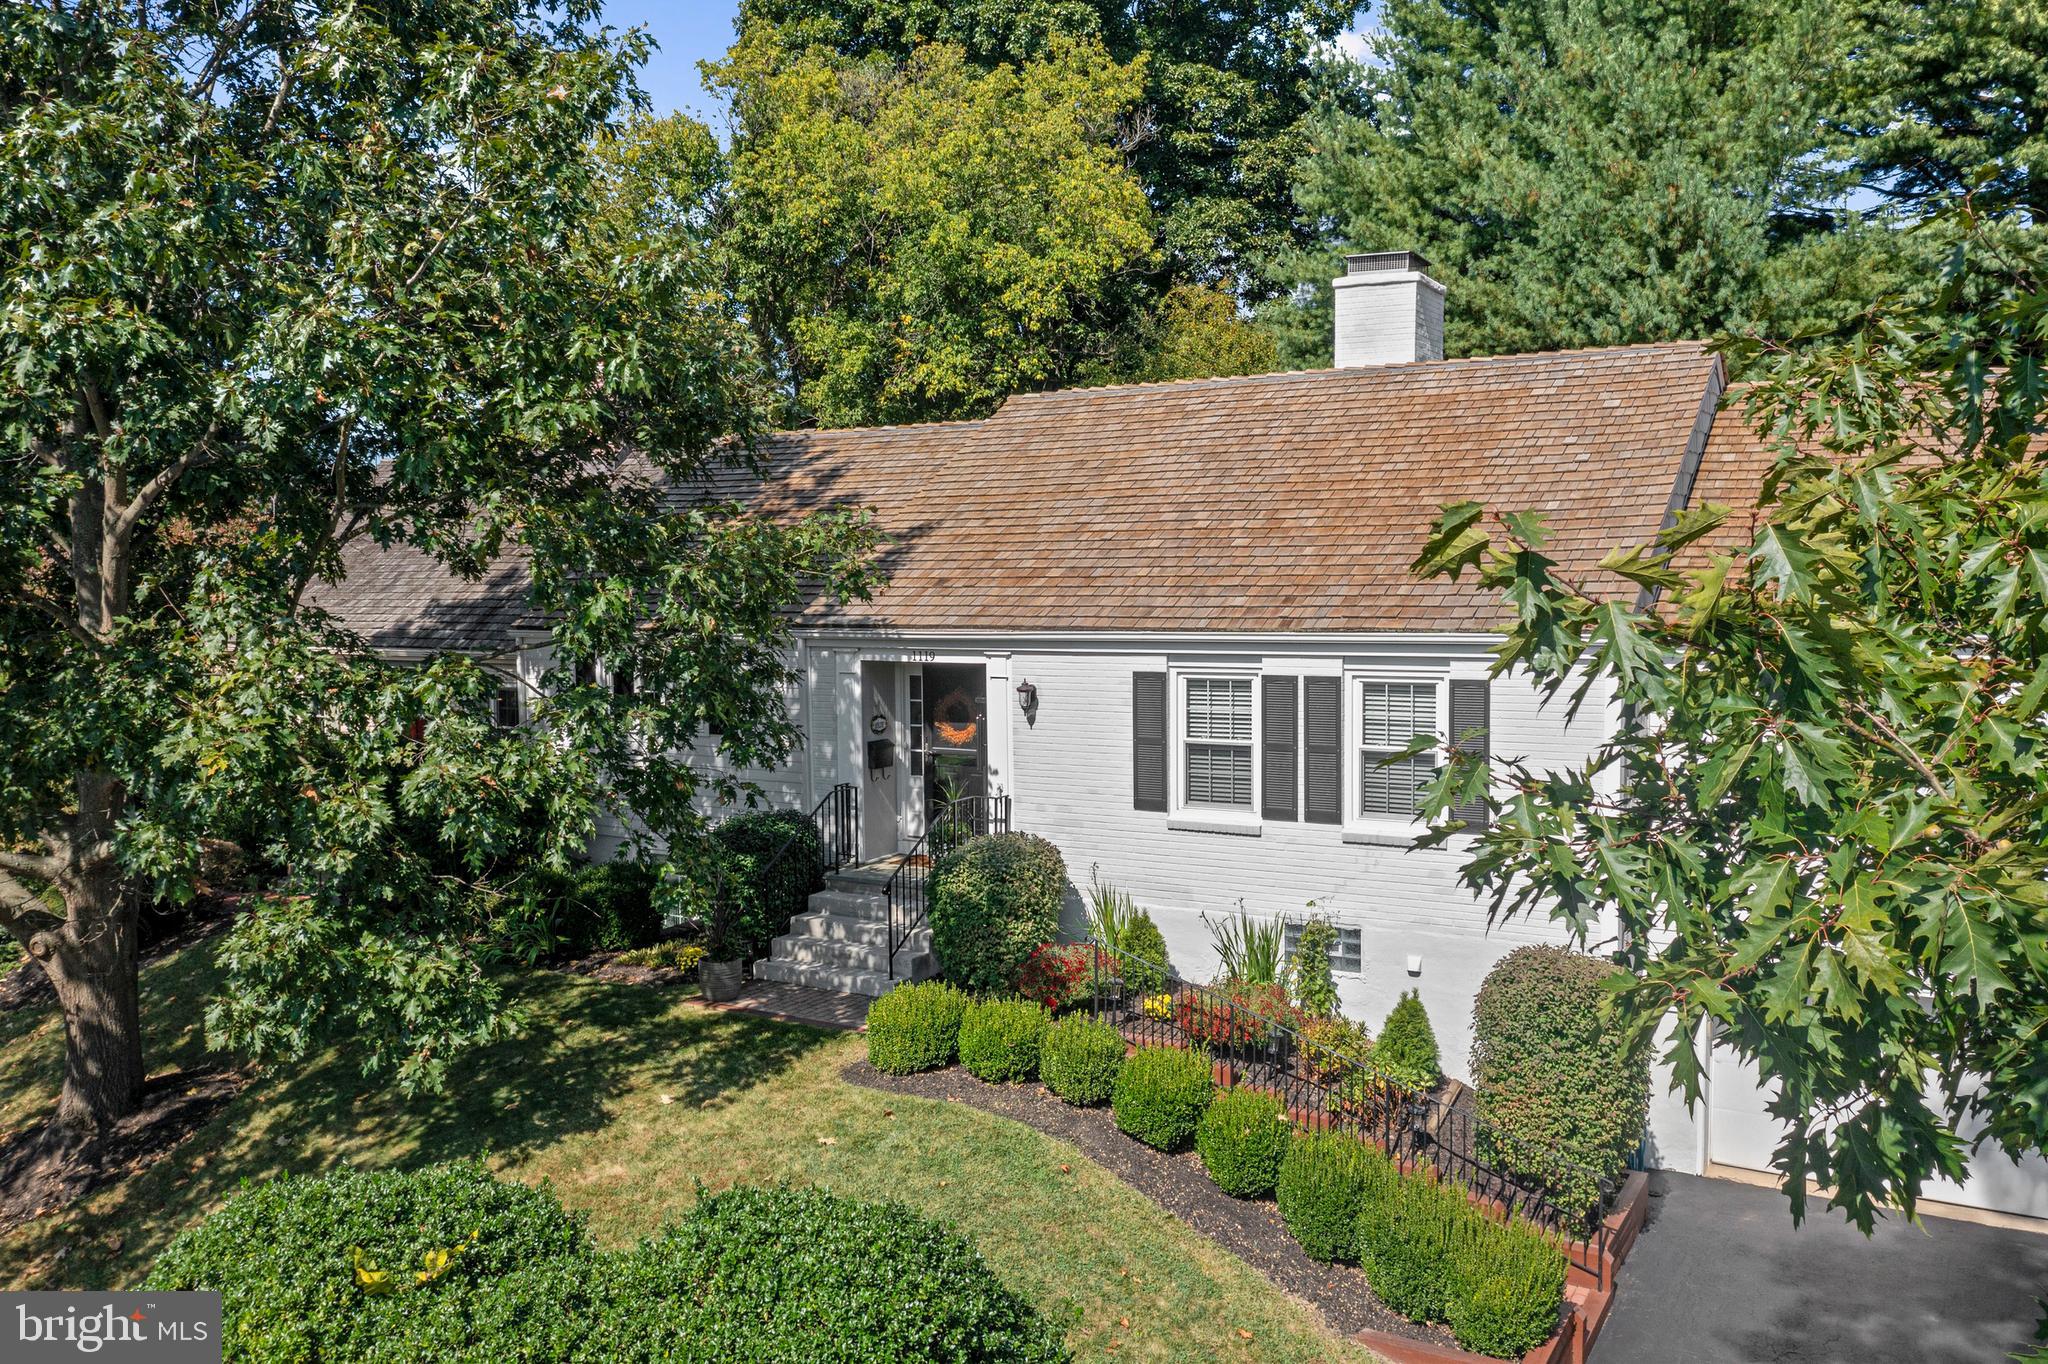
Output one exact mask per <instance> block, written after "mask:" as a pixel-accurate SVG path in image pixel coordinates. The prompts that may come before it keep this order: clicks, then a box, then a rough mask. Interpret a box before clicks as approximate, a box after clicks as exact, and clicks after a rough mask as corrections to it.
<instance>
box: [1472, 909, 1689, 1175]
mask: <svg viewBox="0 0 2048 1364" xmlns="http://www.w3.org/2000/svg"><path fill="white" fill-rule="evenodd" d="M1615 970H1616V968H1615V967H1614V966H1613V965H1612V964H1611V963H1608V962H1603V961H1600V960H1598V959H1596V958H1593V957H1587V956H1581V955H1580V954H1578V953H1576V952H1568V951H1566V950H1565V949H1564V948H1562V947H1518V948H1516V949H1515V950H1514V951H1512V952H1510V953H1508V954H1507V955H1506V956H1505V957H1502V958H1501V959H1500V962H1499V964H1497V965H1496V966H1495V967H1494V968H1493V970H1492V971H1491V972H1489V973H1488V974H1487V977H1486V983H1485V984H1483V985H1481V986H1480V987H1479V996H1478V998H1477V999H1476V1000H1475V1001H1474V1002H1473V1006H1472V1034H1473V1038H1472V1085H1473V1088H1474V1089H1475V1090H1476V1091H1477V1092H1478V1096H1479V1116H1480V1117H1481V1118H1482V1119H1484V1125H1483V1126H1482V1127H1481V1128H1480V1148H1479V1149H1480V1158H1481V1159H1483V1160H1485V1161H1486V1162H1487V1163H1488V1164H1490V1165H1493V1166H1495V1167H1496V1168H1499V1169H1502V1170H1505V1171H1507V1172H1508V1173H1510V1174H1513V1175H1518V1176H1521V1177H1522V1178H1523V1179H1525V1180H1528V1181H1529V1182H1531V1183H1535V1184H1538V1185H1541V1186H1542V1187H1544V1188H1546V1189H1548V1190H1549V1191H1550V1192H1551V1193H1552V1195H1553V1196H1554V1197H1556V1199H1557V1200H1558V1202H1559V1203H1561V1204H1563V1205H1564V1206H1567V1207H1570V1208H1573V1209H1580V1208H1590V1207H1592V1206H1593V1204H1594V1203H1595V1202H1597V1201H1598V1199H1599V1197H1600V1183H1599V1181H1600V1179H1601V1178H1608V1179H1612V1178H1614V1177H1615V1176H1617V1175H1619V1174H1620V1173H1621V1172H1622V1170H1623V1169H1624V1168H1626V1166H1627V1164H1628V1158H1629V1156H1630V1154H1631V1153H1633V1152H1634V1151H1635V1149H1636V1147H1637V1146H1638V1145H1639V1144H1640V1143H1641V1142H1642V1139H1643V1125H1644V1123H1645V1122H1646V1121H1647V1119H1648V1117H1649V1112H1650V1063H1649V1055H1648V1052H1647V1050H1646V1049H1645V1048H1642V1047H1634V1048H1631V1047H1630V1045H1629V1043H1628V1040H1627V1039H1626V1037H1625V1036H1624V1035H1623V1032H1624V1030H1623V1029H1621V1028H1618V1027H1611V1026H1609V1025H1608V1024H1607V1023H1606V1022H1605V1021H1604V1018H1603V1014H1602V1009H1601V1005H1602V1004H1603V1003H1604V1002H1605V1001H1606V999H1607V998H1608V995H1607V992H1606V991H1605V990H1604V989H1603V988H1602V987H1601V982H1602V981H1604V980H1606V979H1608V978H1609V977H1611V976H1612V975H1614V973H1615Z"/></svg>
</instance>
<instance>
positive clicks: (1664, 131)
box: [1268, 0, 1928, 364]
mask: <svg viewBox="0 0 2048 1364" xmlns="http://www.w3.org/2000/svg"><path fill="white" fill-rule="evenodd" d="M1380 17H1381V20H1382V23H1383V25H1384V32H1383V33H1382V34H1381V35H1380V36H1379V37H1378V38H1377V39H1376V57H1377V62H1376V64H1375V65H1372V66H1361V67H1359V68H1357V70H1356V72H1355V78H1356V80H1357V82H1358V84H1359V86H1360V96H1359V99H1358V101H1357V102H1358V104H1359V106H1360V112H1346V111H1343V110H1337V111H1334V112H1332V113H1331V114H1329V115H1328V116H1326V117H1324V118H1322V119H1321V120H1320V121H1319V123H1318V126H1317V129H1316V135H1315V145H1316V151H1315V155H1314V156H1313V157H1311V158H1310V159H1309V160H1308V161H1307V162H1305V163H1304V166H1303V169H1302V173H1301V178H1300V184H1299V187H1298V193H1299V195H1300V198H1301V203H1302V206H1303V208H1304V210H1305V211H1306V212H1307V213H1308V214H1309V215H1310V216H1311V217H1313V218H1314V219H1315V220H1317V221H1319V222H1321V223H1323V224H1325V225H1326V227H1327V237H1326V240H1327V242H1328V243H1329V246H1330V247H1334V248H1338V249H1342V250H1352V251H1371V250H1392V249H1412V250H1418V251H1421V252H1422V253H1423V254H1424V255H1426V256H1427V257H1428V258H1429V259H1430V261H1431V263H1432V264H1433V265H1434V267H1435V269H1436V273H1437V275H1438V277H1439V278H1441V279H1442V280H1443V281H1444V282H1445V283H1446V284H1447V285H1448V286H1449V287H1450V289H1451V296H1452V298H1453V299H1454V300H1455V303H1454V306H1453V307H1452V308H1451V309H1450V310H1449V311H1448V313H1447V316H1446V320H1445V347H1446V351H1447V353H1449V354H1452V355H1473V354H1482V355H1483V354H1500V353H1508V352H1519V351H1534V350H1549V349H1557V348H1565V347H1574V346H1593V345H1616V344H1626V343H1630V342H1638V341H1663V340H1672V339H1676V338H1683V337H1699V336H1707V335H1712V334H1714V333H1716V332H1720V331H1724V330H1747V329H1750V328H1760V329H1762V330H1764V331H1766V332H1767V333H1769V334H1773V335H1789V334H1792V333H1793V332H1797V331H1801V330H1805V329H1809V328H1816V327H1829V326H1839V325H1841V324H1844V323H1846V322H1848V321H1849V320H1851V319H1852V318H1853V317H1854V315H1855V314H1856V313H1857V312H1858V311H1859V310H1860V309H1861V308H1862V307H1863V306H1865V305H1867V303H1868V302H1869V301H1870V300H1872V299H1874V298H1875V297H1877V296H1878V294H1879V293H1881V292H1882V291H1883V290H1884V289H1885V287H1886V286H1887V285H1888V284H1891V283H1897V282H1901V281H1902V280H1903V278H1904V276H1903V275H1902V273H1901V272H1902V271H1903V270H1904V265H1903V264H1902V263H1901V262H1899V261H1898V260H1896V259H1894V258H1895V257H1896V256H1897V255H1898V254H1899V251H1900V249H1901V243H1900V242H1899V241H1898V240H1897V239H1896V237H1895V235H1894V234H1891V233H1887V232H1884V231H1882V230H1879V229H1878V228H1876V227H1874V226H1870V225H1867V224H1864V223H1863V222H1861V220H1860V219H1858V218H1856V217H1855V216H1854V215H1851V214H1846V213H1844V212H1842V211H1841V210H1840V208H1839V205H1840V202H1841V200H1842V196H1843V195H1844V194H1845V193H1846V192H1847V190H1848V188H1849V185H1850V179H1851V172H1850V171H1849V169H1848V168H1846V167H1844V166H1842V165H1839V164H1836V163H1834V162H1831V161H1829V160H1828V159H1827V158H1826V157H1824V156H1822V155H1821V154H1820V153H1821V150H1822V147H1823V143H1824V136H1823V132H1822V128H1821V118H1822V115H1823V114H1824V113H1825V112H1826V111H1827V109H1828V108H1830V107H1831V106H1830V105H1829V103H1828V101H1829V99H1830V95H1829V94H1828V91H1829V90H1830V89H1831V86H1830V85H1829V83H1828V81H1827V79H1825V77H1826V76H1827V74H1828V73H1829V72H1831V71H1833V70H1834V69H1835V67H1836V66H1838V65H1839V63H1840V57H1841V43H1840V24H1839V22H1838V20H1837V18H1836V16H1835V15H1834V14H1833V4H1832V0H1800V3H1795V4H1790V5H1787V4H1783V3H1779V2H1778V0H1768V2H1767V0H1741V2H1740V3H1735V4H1726V5H1710V6H1699V5H1693V6H1673V5H1667V4H1663V3H1657V2H1656V0H1481V2H1480V3H1476V4H1464V3H1455V4H1454V3H1450V0H1390V3H1389V4H1387V5H1386V6H1385V8H1384V9H1383V10H1382V11H1380ZM1927 254H1928V253H1922V255H1927ZM1334 263H1335V259H1334V255H1332V254H1323V253H1315V254H1311V255H1309V256H1306V257H1296V258H1295V259H1294V260H1293V261H1292V263H1291V264H1290V265H1289V266H1288V267H1287V269H1288V272H1289V273H1288V277H1289V278H1290V279H1292V280H1295V281H1300V282H1303V283H1304V284H1305V285H1306V286H1307V287H1308V288H1309V290H1310V291H1311V292H1312V295H1313V306H1308V307H1303V306H1300V305H1299V304H1296V305H1294V306H1282V307H1275V308H1269V309H1268V315H1269V317H1270V318H1271V320H1272V321H1273V323H1274V325H1275V327H1276V330H1277V332H1278V333H1279V339H1280V347H1281V353H1282V357H1283V359H1284V360H1285V361H1286V362H1287V363H1290V364H1300V363H1327V362H1328V354H1329V351H1328V347H1329V334H1330V330H1329V323H1328V307H1329V299H1328V289H1327V282H1328V279H1329V276H1330V275H1331V274H1332V273H1334V271H1333V270H1332V266H1333V264H1334Z"/></svg>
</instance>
